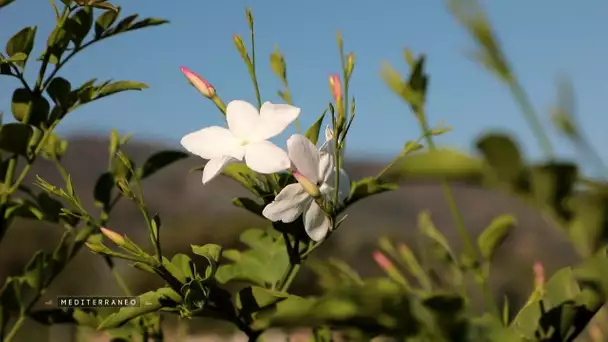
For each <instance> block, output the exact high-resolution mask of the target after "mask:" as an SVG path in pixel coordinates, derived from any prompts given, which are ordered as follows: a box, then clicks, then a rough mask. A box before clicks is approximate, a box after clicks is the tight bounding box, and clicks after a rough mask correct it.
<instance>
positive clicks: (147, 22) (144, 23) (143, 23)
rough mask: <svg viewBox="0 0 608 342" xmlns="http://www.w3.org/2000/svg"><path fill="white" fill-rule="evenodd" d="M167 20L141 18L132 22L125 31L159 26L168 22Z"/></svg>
mask: <svg viewBox="0 0 608 342" xmlns="http://www.w3.org/2000/svg"><path fill="white" fill-rule="evenodd" d="M168 23H169V20H165V19H160V18H146V19H142V20H140V21H138V22H136V23H133V24H131V25H130V26H129V28H128V29H127V31H134V30H139V29H142V28H146V27H152V26H159V25H163V24H168Z"/></svg>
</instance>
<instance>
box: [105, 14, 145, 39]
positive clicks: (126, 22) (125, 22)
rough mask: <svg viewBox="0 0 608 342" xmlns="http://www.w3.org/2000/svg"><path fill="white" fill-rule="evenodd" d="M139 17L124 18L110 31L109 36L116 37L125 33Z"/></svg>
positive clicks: (132, 15) (136, 15)
mask: <svg viewBox="0 0 608 342" xmlns="http://www.w3.org/2000/svg"><path fill="white" fill-rule="evenodd" d="M138 16H139V14H131V15H129V16H126V17H124V18H123V19H121V20H120V21H119V22H118V24H116V26H114V27H113V28H111V29H110V30H108V35H110V34H112V35H114V34H118V33H121V32H124V31H125V30H127V29H128V28H129V26H131V24H132V23H133V22H134V21H135V19H137V17H138Z"/></svg>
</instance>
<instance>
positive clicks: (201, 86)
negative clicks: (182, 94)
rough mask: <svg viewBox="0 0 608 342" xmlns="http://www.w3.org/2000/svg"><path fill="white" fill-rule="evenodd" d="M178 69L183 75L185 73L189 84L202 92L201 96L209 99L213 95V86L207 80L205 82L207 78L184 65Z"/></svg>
mask: <svg viewBox="0 0 608 342" xmlns="http://www.w3.org/2000/svg"><path fill="white" fill-rule="evenodd" d="M180 70H181V71H182V72H183V73H184V75H186V78H187V79H188V82H190V84H192V85H193V86H194V88H196V90H198V91H199V92H200V93H201V94H203V96H205V97H207V98H210V99H211V98H213V97H215V88H214V87H213V86H212V85H211V84H210V83H209V82H207V80H205V79H204V78H202V77H200V76H199V75H197V74H196V73H194V72H193V71H192V70H190V69H188V68H186V67H180Z"/></svg>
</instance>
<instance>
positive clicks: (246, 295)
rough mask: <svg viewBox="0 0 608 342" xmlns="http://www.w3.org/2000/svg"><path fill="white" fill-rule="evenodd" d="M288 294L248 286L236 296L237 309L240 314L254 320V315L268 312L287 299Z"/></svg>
mask: <svg viewBox="0 0 608 342" xmlns="http://www.w3.org/2000/svg"><path fill="white" fill-rule="evenodd" d="M287 296H288V295H287V294H285V293H282V292H279V291H273V290H269V289H265V288H263V287H259V286H247V287H245V288H244V289H242V290H240V291H239V292H238V293H237V294H236V300H235V301H236V307H237V309H238V310H239V313H240V314H241V315H242V316H244V317H247V318H250V319H251V318H253V317H254V314H255V313H257V312H259V311H261V310H267V309H268V308H270V307H272V306H274V305H275V304H277V303H278V302H280V301H282V300H284V299H286V298H287Z"/></svg>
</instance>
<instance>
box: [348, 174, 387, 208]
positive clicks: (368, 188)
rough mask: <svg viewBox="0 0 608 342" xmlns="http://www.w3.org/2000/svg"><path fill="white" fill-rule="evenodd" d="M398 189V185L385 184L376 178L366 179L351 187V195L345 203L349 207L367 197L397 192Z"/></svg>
mask: <svg viewBox="0 0 608 342" xmlns="http://www.w3.org/2000/svg"><path fill="white" fill-rule="evenodd" d="M398 188H399V186H398V185H397V184H394V183H388V182H383V181H381V180H379V179H377V178H375V177H368V178H364V179H361V180H358V181H356V182H354V183H353V184H352V185H351V188H350V189H351V190H350V194H349V196H348V198H347V199H346V201H345V202H344V203H345V205H346V206H349V205H352V204H354V203H355V202H357V201H359V200H362V199H364V198H366V197H370V196H373V195H377V194H381V193H383V192H386V191H393V190H397V189H398Z"/></svg>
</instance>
